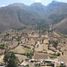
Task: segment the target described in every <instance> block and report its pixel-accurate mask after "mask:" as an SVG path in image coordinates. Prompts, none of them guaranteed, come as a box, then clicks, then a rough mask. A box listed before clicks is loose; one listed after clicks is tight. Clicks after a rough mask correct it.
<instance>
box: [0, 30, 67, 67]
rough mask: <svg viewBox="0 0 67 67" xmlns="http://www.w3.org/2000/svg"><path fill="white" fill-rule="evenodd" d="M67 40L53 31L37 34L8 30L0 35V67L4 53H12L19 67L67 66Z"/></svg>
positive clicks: (2, 63)
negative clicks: (27, 66)
mask: <svg viewBox="0 0 67 67" xmlns="http://www.w3.org/2000/svg"><path fill="white" fill-rule="evenodd" d="M66 44H67V38H65V37H63V36H62V35H60V34H58V33H56V32H55V31H49V32H45V33H43V34H39V33H38V32H35V31H32V32H30V31H29V32H28V31H26V32H23V31H15V30H9V31H8V32H4V33H0V65H4V61H3V58H4V55H5V52H14V53H15V55H16V57H17V58H18V60H19V66H20V67H24V66H26V65H29V67H32V66H33V67H36V66H37V65H39V66H40V67H46V66H51V67H52V66H53V67H57V66H60V64H64V65H66V64H67V58H66V57H67V45H66Z"/></svg>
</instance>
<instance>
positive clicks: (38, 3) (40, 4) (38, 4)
mask: <svg viewBox="0 0 67 67" xmlns="http://www.w3.org/2000/svg"><path fill="white" fill-rule="evenodd" d="M31 6H44V5H43V4H42V3H40V2H36V3H33V4H31Z"/></svg>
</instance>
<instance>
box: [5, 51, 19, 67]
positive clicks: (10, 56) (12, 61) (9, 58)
mask: <svg viewBox="0 0 67 67" xmlns="http://www.w3.org/2000/svg"><path fill="white" fill-rule="evenodd" d="M4 62H5V63H6V67H18V59H17V57H16V56H15V54H14V53H13V52H10V53H6V54H5V57H4Z"/></svg>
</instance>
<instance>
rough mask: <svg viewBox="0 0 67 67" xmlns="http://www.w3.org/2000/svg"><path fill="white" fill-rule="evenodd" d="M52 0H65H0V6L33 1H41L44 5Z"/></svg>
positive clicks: (65, 0) (64, 0) (63, 0)
mask: <svg viewBox="0 0 67 67" xmlns="http://www.w3.org/2000/svg"><path fill="white" fill-rule="evenodd" d="M52 1H61V2H67V0H0V7H1V6H5V5H8V4H12V3H24V4H27V5H30V4H32V3H34V2H41V3H42V4H44V5H47V4H49V3H51V2H52Z"/></svg>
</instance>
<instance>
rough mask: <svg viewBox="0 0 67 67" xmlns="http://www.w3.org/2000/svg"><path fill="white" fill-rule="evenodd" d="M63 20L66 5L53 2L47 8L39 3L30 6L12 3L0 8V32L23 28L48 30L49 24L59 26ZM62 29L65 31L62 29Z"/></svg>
mask: <svg viewBox="0 0 67 67" xmlns="http://www.w3.org/2000/svg"><path fill="white" fill-rule="evenodd" d="M65 18H67V3H62V2H56V1H53V2H52V3H50V4H49V5H48V6H44V5H43V4H41V3H33V4H31V5H30V6H27V5H25V4H22V3H14V4H11V5H8V6H5V7H1V8H0V31H4V30H7V29H24V28H25V29H28V28H29V29H38V28H41V29H42V30H43V29H47V28H49V24H58V23H59V24H60V26H61V21H63V20H64V19H65ZM57 29H58V28H57ZM60 29H62V28H60ZM63 29H64V30H65V28H64V27H63ZM59 32H60V30H59ZM62 32H63V31H62Z"/></svg>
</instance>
